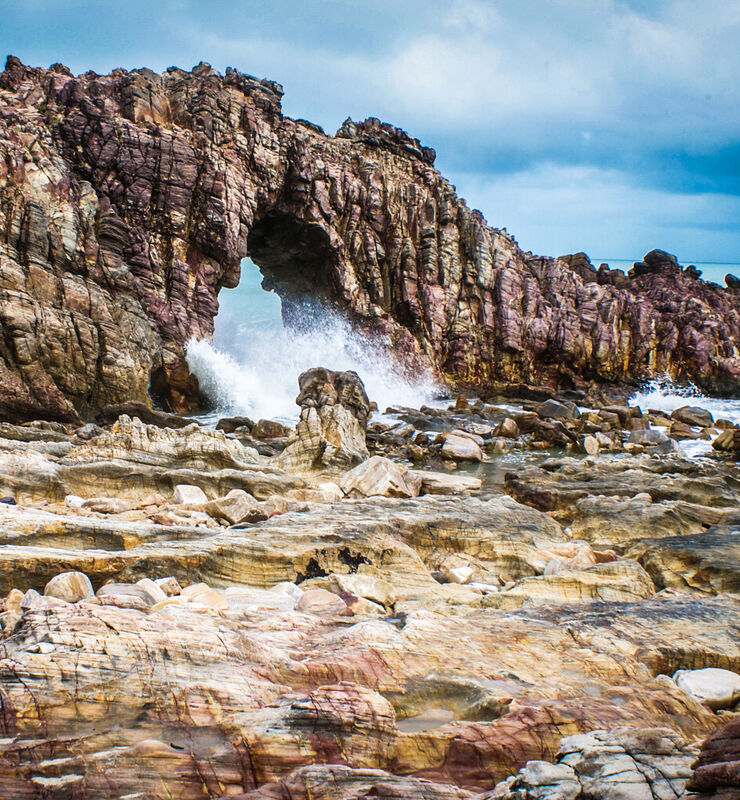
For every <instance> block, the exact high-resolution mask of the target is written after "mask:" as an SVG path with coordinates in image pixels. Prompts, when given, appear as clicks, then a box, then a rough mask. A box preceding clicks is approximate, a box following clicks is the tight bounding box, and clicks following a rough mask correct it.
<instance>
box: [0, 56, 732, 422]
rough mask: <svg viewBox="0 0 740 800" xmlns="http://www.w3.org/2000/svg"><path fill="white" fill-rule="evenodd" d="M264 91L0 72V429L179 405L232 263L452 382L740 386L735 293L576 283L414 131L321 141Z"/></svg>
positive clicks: (247, 82) (361, 127) (146, 75)
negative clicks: (470, 199)
mask: <svg viewBox="0 0 740 800" xmlns="http://www.w3.org/2000/svg"><path fill="white" fill-rule="evenodd" d="M281 95H282V90H281V87H280V86H279V85H278V84H275V83H272V82H270V81H264V80H263V81H260V80H256V79H254V78H250V77H248V76H245V75H242V74H240V73H238V72H236V71H235V70H232V69H229V70H227V71H226V74H225V75H223V76H222V75H219V74H218V73H216V72H215V71H214V70H212V69H211V68H210V67H209V66H208V65H206V64H200V65H199V66H198V67H196V68H195V69H193V71H192V72H184V71H182V70H179V69H176V68H171V69H169V70H167V71H166V72H165V73H164V74H162V75H158V74H156V73H154V72H151V71H150V70H146V69H141V70H135V71H133V72H127V71H125V70H122V69H118V70H115V71H113V72H112V73H111V74H109V75H107V76H100V75H97V74H95V73H92V72H89V73H86V74H84V75H81V76H79V77H75V76H73V75H71V74H70V73H69V71H68V70H67V69H66V68H65V67H63V66H60V65H55V66H54V67H53V68H51V69H49V70H44V69H31V68H29V67H26V66H24V65H23V64H22V63H21V62H20V61H19V60H18V59H16V58H12V57H11V58H9V59H8V62H7V64H6V69H5V71H4V72H3V73H2V74H1V75H0V154H2V157H1V158H0V180H1V182H2V203H0V324H1V325H2V332H3V350H2V354H1V355H2V358H0V412H2V414H3V415H5V416H6V417H16V418H17V417H24V418H33V417H39V416H45V417H47V418H48V417H52V418H59V419H72V418H75V417H76V416H77V415H78V414H81V415H88V414H91V413H92V412H93V411H94V410H96V409H99V408H102V407H103V406H105V405H109V404H116V403H121V402H124V401H126V400H136V401H144V402H147V388H148V387H150V388H151V392H152V394H153V395H154V396H156V397H159V398H160V399H161V400H162V401H163V403H164V404H165V405H167V406H169V408H170V409H171V410H175V411H183V410H187V409H192V408H194V407H195V406H197V405H198V403H199V395H198V388H197V386H196V384H195V382H194V380H193V379H192V377H191V376H190V375H189V373H188V370H187V367H186V365H185V361H184V354H183V345H184V343H185V342H186V341H187V340H188V339H189V338H190V337H192V336H196V337H207V336H209V335H210V334H211V333H212V330H213V318H214V316H215V314H216V311H217V308H218V302H217V294H218V291H219V290H220V289H221V288H222V287H233V286H235V285H236V284H237V283H238V281H239V265H240V261H241V259H242V258H243V257H244V256H246V255H247V254H249V255H250V257H252V259H253V260H254V261H255V262H256V263H257V264H258V265H259V266H260V268H261V269H262V271H263V273H264V275H265V277H266V281H267V284H266V285H268V286H270V287H274V288H275V289H276V290H277V291H278V292H279V293H280V294H281V296H282V297H283V300H284V304H285V308H286V310H287V311H288V313H290V312H291V310H293V311H295V310H297V309H298V308H299V306H300V303H299V301H300V300H302V299H303V298H305V297H312V298H316V299H318V300H319V301H322V300H323V301H327V302H330V303H332V304H333V305H334V306H337V307H339V308H340V309H341V310H343V311H344V312H346V313H347V314H348V315H349V317H350V318H351V319H352V321H353V322H354V323H355V324H357V325H358V326H359V327H360V328H363V329H365V330H367V331H371V332H373V333H374V334H376V335H378V337H379V338H380V339H381V340H383V341H385V342H386V343H387V344H389V345H391V346H392V347H393V348H394V351H395V352H396V353H397V354H399V355H400V357H401V359H402V360H403V361H404V362H405V363H406V364H407V365H408V366H409V367H410V368H412V369H413V368H417V367H419V366H421V365H426V366H429V367H431V368H432V369H433V370H434V371H435V372H436V373H437V374H438V375H440V376H443V377H446V378H449V379H451V380H454V381H456V382H458V383H460V384H470V385H475V386H479V387H485V385H486V384H487V383H488V382H489V381H492V380H509V381H524V382H529V383H543V382H549V383H572V382H573V381H576V382H577V381H578V380H580V379H581V378H586V379H591V378H597V379H609V380H629V379H631V378H634V377H636V376H646V375H650V374H654V373H663V372H668V373H670V374H671V375H673V376H674V377H680V378H691V379H692V380H693V381H695V382H696V383H697V384H699V385H700V386H702V387H708V388H710V389H712V390H713V391H727V392H732V391H734V392H737V391H738V387H739V386H740V364H739V362H738V358H737V355H736V353H737V347H738V331H739V330H740V295H738V293H737V291H735V290H730V289H727V290H725V289H721V288H719V287H716V286H713V285H711V284H708V283H705V282H703V281H701V280H696V279H695V278H694V277H693V274H689V271H681V269H680V268H679V267H678V266H677V265H675V263H672V264H670V265H669V266H670V268H666V269H664V268H662V267H661V268H653V266H651V264H652V261H654V260H655V259H652V257H651V259H648V258H647V257H646V264H647V266H648V268H647V269H645V270H639V271H638V272H639V273H640V274H637V273H636V274H635V275H634V276H633V277H631V278H627V277H625V276H622V277H623V280H620V281H616V280H615V281H609V280H604V281H603V282H598V281H596V282H595V281H593V280H592V279H591V276H590V273H588V274H585V273H584V271H583V269H581V268H580V267H578V266H577V265H575V264H574V265H573V268H571V267H570V266H568V264H566V263H565V262H564V261H560V260H556V259H551V258H540V257H536V256H533V255H531V254H529V253H524V252H522V251H521V250H520V249H519V247H518V246H517V244H516V242H515V241H514V239H513V238H512V237H510V236H509V235H508V234H507V233H506V232H505V231H502V230H497V229H493V228H490V227H488V225H487V224H486V222H485V220H484V219H483V217H482V216H481V214H480V213H479V212H477V211H471V210H470V209H468V208H467V206H466V205H465V203H464V202H463V201H462V200H461V199H460V198H459V197H458V196H457V195H456V193H455V190H454V187H453V186H451V185H450V184H449V183H448V182H447V181H446V180H445V179H444V178H443V177H442V176H441V175H440V174H439V173H438V172H437V171H436V170H435V169H434V167H433V160H434V152H433V151H432V150H430V149H429V148H424V147H422V146H421V145H420V144H419V142H418V141H417V140H415V139H412V138H410V137H409V136H407V135H406V134H405V133H403V132H402V131H400V130H398V129H396V128H393V127H391V126H389V125H385V124H381V123H379V122H378V121H377V120H372V119H371V120H366V121H365V122H362V123H353V122H351V121H348V122H347V123H346V124H345V125H344V126H343V127H342V128H341V130H340V131H339V132H338V133H337V135H336V136H333V137H332V136H327V135H326V134H325V133H324V132H323V131H321V130H320V129H318V128H317V127H316V126H313V125H311V124H309V123H306V122H303V121H296V120H292V119H289V118H287V117H285V116H283V114H282V110H281ZM661 264H662V262H661ZM659 266H660V265H659ZM616 284H619V286H617V285H616ZM620 287H621V288H620Z"/></svg>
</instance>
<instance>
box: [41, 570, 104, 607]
mask: <svg viewBox="0 0 740 800" xmlns="http://www.w3.org/2000/svg"><path fill="white" fill-rule="evenodd" d="M44 594H45V595H46V596H47V597H56V598H58V599H59V600H64V601H65V602H67V603H77V602H79V601H80V600H87V599H88V598H90V597H95V592H94V591H93V587H92V584H91V583H90V579H89V578H88V577H87V575H85V573H84V572H60V573H59V575H55V576H54V577H53V578H52V579H51V580H50V581H49V582H48V583H47V584H46V587H45V588H44Z"/></svg>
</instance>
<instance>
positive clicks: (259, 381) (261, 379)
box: [187, 212, 439, 422]
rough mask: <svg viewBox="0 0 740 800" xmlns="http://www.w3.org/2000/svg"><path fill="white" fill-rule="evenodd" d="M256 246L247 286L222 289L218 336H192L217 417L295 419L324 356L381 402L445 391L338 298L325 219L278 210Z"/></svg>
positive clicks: (252, 240) (245, 268)
mask: <svg viewBox="0 0 740 800" xmlns="http://www.w3.org/2000/svg"><path fill="white" fill-rule="evenodd" d="M247 249H248V252H249V256H250V257H249V258H246V259H244V260H243V261H242V271H241V279H240V281H239V284H238V286H237V287H236V288H235V289H222V290H221V292H220V294H219V312H218V315H217V316H216V319H215V324H214V334H213V337H212V339H211V340H210V341H206V340H191V341H190V342H188V345H187V362H188V367H189V369H190V371H191V374H193V375H194V376H195V377H196V378H197V379H198V383H199V386H200V390H201V392H202V393H203V395H204V396H205V397H206V398H207V399H208V401H209V405H210V407H211V408H212V413H211V417H213V416H216V415H223V414H230V415H231V414H233V415H245V416H249V417H251V418H253V419H257V418H260V417H264V418H271V419H283V420H285V421H291V422H292V421H294V420H295V418H296V417H297V414H298V407H297V406H296V405H295V397H296V394H297V391H298V376H299V375H300V374H301V372H304V371H305V370H307V369H310V368H311V367H317V366H323V367H327V368H329V369H334V370H347V369H352V370H354V371H356V372H357V373H358V374H359V375H360V377H361V378H362V380H363V381H364V383H365V386H366V388H367V390H368V394H369V396H370V399H371V400H375V401H376V402H377V403H378V405H379V407H380V408H385V407H387V406H389V405H405V406H412V405H413V406H416V407H418V406H419V405H421V404H422V403H424V402H427V401H428V400H429V399H431V397H432V395H433V394H434V393H436V392H437V391H438V389H439V387H438V386H437V385H436V384H435V383H434V381H433V380H432V379H431V378H429V377H427V376H423V377H422V378H420V379H418V380H410V379H409V378H408V377H407V376H406V375H405V374H404V370H403V368H402V366H401V364H400V363H397V361H396V360H395V359H394V358H393V355H392V353H391V352H389V350H388V348H387V343H385V342H382V341H380V340H378V339H377V338H376V337H374V336H372V335H370V334H366V333H362V332H360V331H358V330H357V329H356V327H355V326H353V325H352V324H351V322H350V320H349V319H348V318H347V316H346V315H345V314H343V313H341V310H340V309H339V308H338V307H337V304H336V303H335V302H333V298H335V297H336V296H337V291H336V289H335V287H334V286H333V285H332V283H331V281H332V276H333V275H335V274H336V272H335V267H336V262H335V259H336V258H337V254H336V253H335V252H334V251H333V249H332V247H331V245H330V242H329V237H328V236H327V234H326V233H325V232H324V231H323V230H322V229H321V228H320V227H319V226H318V225H311V224H308V223H305V222H302V221H301V220H299V219H297V218H295V217H293V216H290V215H286V214H278V213H275V212H271V213H269V214H267V215H265V216H264V217H263V218H262V219H261V220H260V221H259V222H258V223H257V224H255V226H254V228H253V229H252V231H251V232H250V234H249V237H248V239H247Z"/></svg>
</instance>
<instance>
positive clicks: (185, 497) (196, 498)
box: [172, 483, 208, 506]
mask: <svg viewBox="0 0 740 800" xmlns="http://www.w3.org/2000/svg"><path fill="white" fill-rule="evenodd" d="M172 502H173V503H175V504H176V505H184V506H200V505H203V504H204V503H207V502H208V498H207V497H206V493H205V492H204V491H203V490H202V489H201V488H200V487H199V486H193V485H191V484H188V483H178V484H177V486H175V491H174V492H173V494H172Z"/></svg>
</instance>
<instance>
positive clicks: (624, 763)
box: [485, 728, 696, 800]
mask: <svg viewBox="0 0 740 800" xmlns="http://www.w3.org/2000/svg"><path fill="white" fill-rule="evenodd" d="M695 754H696V747H694V746H692V745H691V744H688V743H687V742H686V741H684V740H683V739H682V738H681V737H680V736H676V734H675V733H673V732H672V731H669V730H665V729H652V730H651V729H647V730H644V729H637V728H617V729H615V730H612V731H603V730H602V731H599V730H597V731H593V732H591V733H588V734H585V735H576V736H569V737H566V738H565V739H563V741H562V743H561V746H560V752H559V753H558V756H559V759H558V762H557V763H556V764H549V763H546V762H543V761H530V762H529V763H528V764H527V766H526V767H525V768H524V769H522V770H521V771H520V772H519V774H518V775H516V776H512V777H511V778H509V779H508V780H507V781H504V782H502V783H501V784H499V785H498V786H497V787H496V789H495V791H494V792H493V793H492V794H490V795H486V798H485V800H578V799H579V798H592V797H593V798H604V800H612V798H613V800H631V799H632V798H634V799H635V800H664V799H666V800H667V798H678V797H682V796H683V792H684V789H685V787H686V783H687V780H688V778H689V776H690V775H691V762H692V760H693V758H694V756H695Z"/></svg>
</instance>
